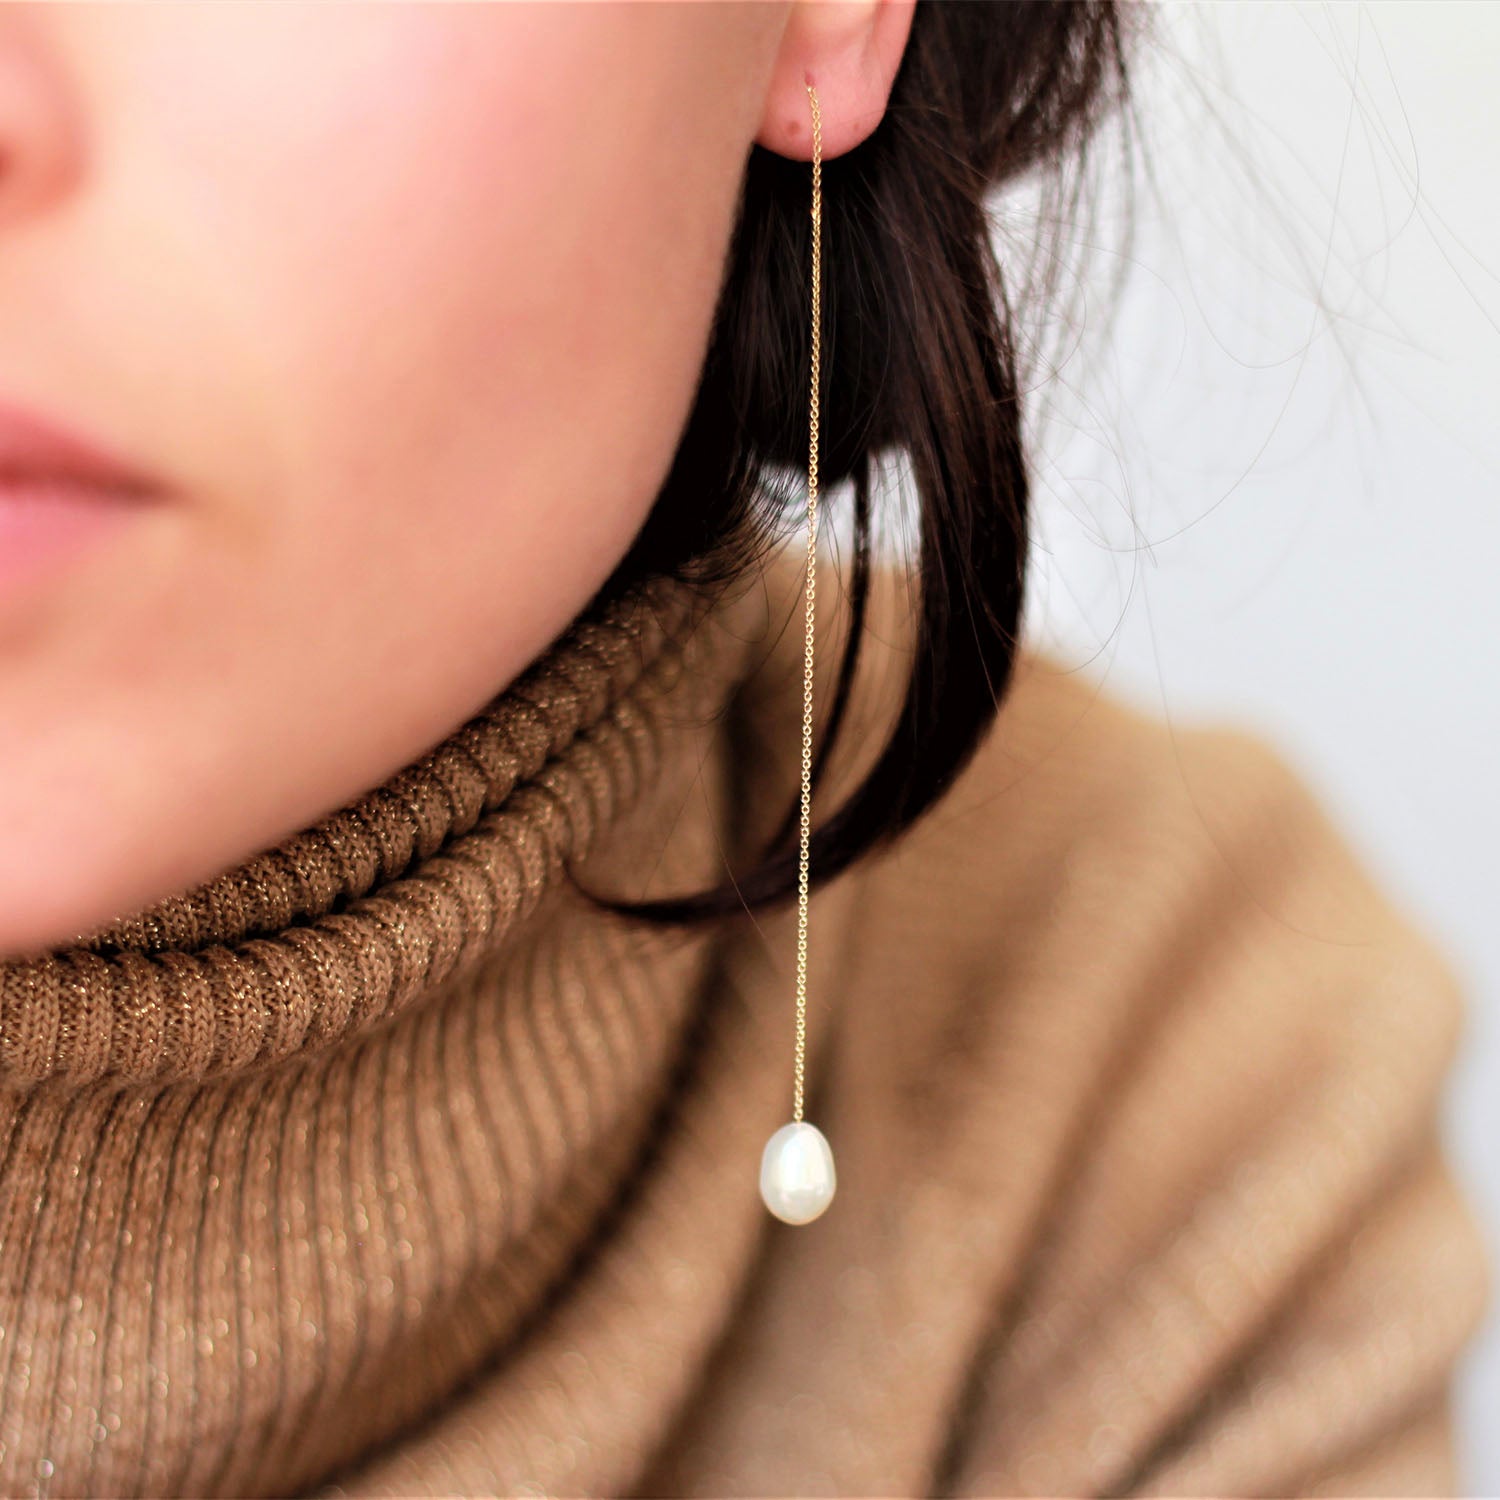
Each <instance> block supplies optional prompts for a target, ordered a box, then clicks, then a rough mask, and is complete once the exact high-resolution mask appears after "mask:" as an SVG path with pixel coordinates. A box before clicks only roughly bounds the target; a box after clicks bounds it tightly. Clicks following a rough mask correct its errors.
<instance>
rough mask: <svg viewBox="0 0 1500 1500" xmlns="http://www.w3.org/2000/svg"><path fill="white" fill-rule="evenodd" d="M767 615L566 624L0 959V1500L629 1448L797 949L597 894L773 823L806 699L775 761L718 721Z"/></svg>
mask: <svg viewBox="0 0 1500 1500" xmlns="http://www.w3.org/2000/svg"><path fill="white" fill-rule="evenodd" d="M767 597H768V596H767V595H766V594H765V593H764V592H763V591H757V590H755V589H752V590H749V591H747V592H744V593H741V594H739V595H738V596H737V598H736V599H734V600H720V601H719V602H718V604H717V605H716V606H715V607H714V608H712V609H711V610H708V611H707V612H705V607H704V604H703V601H702V600H701V599H700V598H699V596H697V595H696V594H694V593H692V592H690V591H687V590H679V589H676V588H666V589H656V590H652V591H649V592H648V593H646V594H641V595H637V596H632V597H631V598H630V599H628V600H625V601H622V602H621V603H620V604H617V605H615V606H612V607H610V608H607V609H605V610H602V611H600V612H597V613H594V614H592V615H590V616H589V617H587V618H584V619H581V620H579V621H578V622H577V623H576V624H575V625H574V627H573V628H572V629H571V630H569V631H568V632H567V633H566V634H565V635H564V636H563V637H562V638H561V639H560V640H559V641H558V642H557V643H556V644H554V646H553V647H552V648H551V649H549V650H548V651H547V652H546V653H545V654H544V655H543V656H542V658H541V659H540V660H539V661H538V662H537V663H536V664H535V666H534V667H533V668H532V669H531V670H530V671H528V672H527V673H526V674H525V675H524V676H522V677H521V678H520V679H519V680H518V681H516V682H515V683H514V684H513V685H511V686H510V687H508V688H507V689H506V690H505V691H504V692H503V693H501V694H500V695H499V696H498V697H497V699H496V700H495V701H494V702H493V703H492V704H491V706H490V707H489V708H488V709H486V711H484V712H483V713H481V714H479V715H478V716H476V717H475V718H473V719H472V720H471V721H470V722H468V723H466V724H464V725H463V726H462V727H460V728H459V729H458V730H457V731H455V732H454V733H453V734H452V735H450V736H448V737H447V738H446V739H445V740H444V741H443V742H442V743H441V744H440V745H438V746H436V747H435V748H434V749H433V750H432V751H431V753H430V754H427V755H425V756H423V757H422V758H421V759H419V760H418V761H416V762H415V763H413V764H412V765H410V766H408V767H406V768H404V769H403V770H401V771H400V772H399V773H398V774H397V775H395V776H392V777H391V778H390V779H389V780H388V781H386V782H385V783H384V784H382V785H381V786H379V787H377V788H374V789H373V790H371V791H370V792H369V794H368V795H366V796H364V797H361V798H360V799H358V800H357V801H356V802H354V803H353V804H352V805H350V806H348V807H346V808H344V809H342V810H340V811H338V812H336V813H334V814H333V815H331V816H329V817H327V818H325V819H323V820H322V821H320V822H318V823H317V824H316V825H315V826H312V827H309V828H307V829H305V830H303V831H302V832H300V833H298V834H297V835H296V836H295V837H292V838H289V839H287V840H285V841H283V842H282V843H280V844H278V845H277V846H276V847H275V848H273V849H270V850H268V851H265V852H263V853H260V854H257V855H255V856H254V857H252V858H249V859H247V860H245V861H244V862H243V863H241V864H239V865H238V866H236V867H235V868H233V869H230V870H227V871H225V872H224V873H222V874H221V875H219V876H218V877H217V878H215V879H213V880H210V881H209V882H207V883H206V884H204V885H202V886H201V887H199V888H197V889H195V890H193V891H190V892H187V893H185V894H183V895H181V896H177V897H172V898H170V899H167V900H163V901H160V902H157V903H156V904H154V905H152V906H151V907H150V908H149V909H148V910H145V911H142V912H139V913H136V914H133V915H130V916H128V917H126V918H124V919H122V920H119V921H115V922H112V923H110V924H109V925H107V926H105V927H102V928H100V929H99V930H97V931H95V932H92V933H89V934H84V935H81V936H80V938H79V939H78V940H77V941H76V942H75V943H73V944H70V945H67V946H65V947H62V948H60V949H58V950H56V951H54V952H51V953H47V954H44V955H41V956H32V957H29V958H27V959H24V960H19V959H18V960H11V961H7V962H4V963H0V1250H3V1254H0V1493H5V1494H38V1495H42V1494H47V1493H56V1494H103V1493H107V1494H113V1495H137V1494H141V1495H168V1494H193V1495H214V1494H234V1495H248V1494H292V1493H304V1492H306V1491H308V1490H309V1489H312V1488H314V1487H322V1488H321V1489H320V1491H319V1492H320V1493H328V1494H345V1495H348V1494H356V1493H358V1494H370V1493H390V1494H401V1495H412V1494H419V1493H426V1494H440V1493H471V1494H475V1493H477V1494H485V1493H489V1494H496V1493H506V1494H511V1493H538V1494H540V1493H577V1494H600V1493H614V1492H617V1491H618V1490H620V1489H622V1488H625V1487H628V1486H629V1485H630V1484H631V1483H632V1482H633V1481H634V1477H635V1476H638V1475H639V1474H641V1473H642V1472H643V1469H644V1466H645V1465H647V1464H648V1463H649V1461H650V1459H651V1456H652V1453H653V1451H654V1445H655V1444H656V1443H658V1442H659V1441H660V1440H661V1438H662V1436H663V1434H664V1432H665V1431H666V1430H667V1424H668V1423H669V1422H670V1421H671V1419H672V1415H673V1413H674V1411H676V1410H677V1409H678V1407H679V1406H680V1403H681V1402H682V1401H683V1400H685V1398H686V1394H687V1392H688V1390H689V1389H690V1387H691V1383H692V1382H693V1381H694V1380H695V1379H696V1378H697V1374H696V1372H697V1371H699V1370H700V1369H701V1366H702V1363H703V1361H704V1360H705V1359H706V1358H707V1357H708V1355H709V1352H710V1350H711V1348H712V1345H713V1341H714V1339H715V1338H716V1336H717V1334H718V1331H719V1330H720V1329H721V1327H722V1324H723V1319H724V1317H725V1316H726V1313H727V1310H728V1306H729V1304H730V1300H731V1299H732V1297H733V1295H734V1289H735V1287H736V1286H738V1285H739V1284H740V1281H741V1279H742V1278H743V1277H744V1276H745V1275H746V1274H747V1272H748V1267H749V1266H750V1264H751V1259H752V1256H753V1254H754V1251H755V1247H756V1245H757V1244H758V1243H759V1242H760V1236H761V1235H762V1233H763V1231H764V1227H765V1222H766V1218H767V1216H766V1214H765V1212H764V1209H763V1208H762V1207H761V1205H760V1202H759V1198H758V1195H757V1193H756V1190H755V1173H756V1170H757V1164H758V1157H759V1151H760V1148H761V1145H762V1144H763V1142H764V1140H765V1138H766V1137H767V1135H768V1134H769V1133H770V1131H771V1130H772V1129H773V1128H774V1127H775V1126H776V1125H778V1124H780V1123H782V1122H783V1120H784V1119H785V1117H786V1111H787V1108H788V1098H789V1092H788V1091H789V1088H790V1076H791V1074H790V1067H791V1025H790V1014H791V1013H790V1010H789V1008H788V1003H789V1002H788V1003H783V1000H784V998H785V997H784V996H783V993H782V991H783V985H782V982H781V967H782V964H783V961H784V960H785V957H786V955H788V954H789V953H790V951H791V934H790V931H789V929H787V928H786V927H785V925H784V922H783V920H782V914H773V915H772V916H770V917H763V918H762V919H761V921H760V922H759V923H758V924H755V925H750V924H741V927H740V935H741V938H742V939H745V941H739V942H738V945H737V946H736V945H735V944H726V943H725V942H724V941H722V940H721V937H722V934H720V935H717V936H716V935H715V932H714V930H713V929H703V930H699V929H695V930H693V931H692V932H690V933H679V932H673V931H656V930H650V929H643V928H642V927H641V925H640V924H634V923H629V922H626V921H624V920H621V919H619V918H617V917H614V916H613V915H612V914H610V913H608V912H607V911H604V910H602V909H601V908H599V907H597V906H595V905H593V904H591V903H590V902H589V901H587V900H586V899H585V898H584V896H583V895H582V894H580V891H579V890H578V889H577V888H576V887H575V885H574V883H573V881H572V880H571V879H570V878H569V876H570V875H574V876H577V877H578V879H579V883H580V884H581V885H582V886H583V887H584V888H585V889H593V890H602V891H606V892H608V893H611V894H616V895H623V896H628V897H638V896H642V895H666V894H671V893H674V892H680V891H683V890H688V889H694V888H698V887H700V886H701V885H702V884H704V883H705V882H712V881H713V880H715V879H717V878H719V877H720V876H721V875H722V873H723V870H724V862H725V859H726V856H729V857H733V856H734V853H735V850H734V841H735V832H734V830H735V829H736V828H740V829H743V827H744V826H745V822H744V807H745V805H746V798H747V794H746V786H747V785H748V783H747V779H746V778H747V777H749V778H751V779H754V778H762V781H761V787H760V790H759V791H758V792H757V791H755V790H753V789H752V791H751V792H750V793H749V797H748V801H749V804H750V805H752V806H753V807H756V808H761V814H760V815H761V817H762V820H763V821H764V819H765V818H775V817H776V816H779V813H780V811H781V808H782V806H783V805H784V802H785V797H786V794H787V792H788V791H789V790H790V789H791V787H792V780H791V778H790V777H789V776H788V775H787V774H786V773H787V771H788V770H789V769H790V767H791V764H792V759H794V756H795V745H794V743H793V734H794V731H793V729H792V724H791V722H790V721H788V723H787V726H786V731H785V733H783V731H782V728H781V727H780V726H779V725H778V726H777V727H776V728H775V730H774V734H775V740H774V742H773V743H774V744H775V745H776V746H778V747H781V748H782V749H784V750H785V752H786V756H787V757H788V758H786V759H781V758H779V754H778V755H775V756H771V755H766V754H759V753H757V754H755V755H754V756H753V757H752V758H753V761H754V764H753V765H750V764H746V763H745V762H744V753H745V752H744V747H743V744H742V743H741V742H739V741H737V739H736V736H735V735H734V734H733V733H732V732H731V720H732V718H733V713H731V710H733V712H734V713H738V712H739V710H738V709H737V708H735V705H736V704H737V703H738V702H739V701H740V698H741V696H742V695H741V691H740V690H741V688H742V687H743V686H744V685H745V682H746V680H747V678H748V676H749V675H752V674H755V673H757V672H758V670H759V668H760V667H761V665H762V664H763V663H764V660H765V656H764V653H763V652H762V649H761V647H762V643H763V642H764V641H765V639H766V635H767V631H768V630H769V631H770V632H772V633H773V634H775V635H777V636H779V634H780V633H781V632H780V628H779V627H780V626H781V625H784V623H785V620H784V618H782V619H778V618H777V613H778V607H777V606H773V607H772V611H771V614H770V615H769V616H768V615H767V608H766V604H767ZM786 634H788V635H790V634H791V633H790V632H787V633H786ZM783 665H785V664H784V663H783ZM776 675H777V681H778V683H780V681H781V678H782V676H784V677H785V688H790V686H791V685H792V681H793V675H792V674H791V673H784V674H782V673H778V674H776ZM752 696H753V695H752ZM782 699H785V703H786V705H787V706H788V707H791V708H794V707H795V705H794V703H793V701H792V694H791V693H790V692H789V691H786V690H784V689H781V688H779V689H778V697H777V701H778V702H780V701H781V700H782ZM783 740H784V741H785V745H784V746H782V741H783ZM773 765H774V766H775V770H774V774H772V770H771V768H772V766H773ZM767 776H771V778H772V780H771V783H767V782H765V780H764V778H765V777H767ZM768 784H771V785H772V793H773V794H772V795H769V796H768V795H766V786H767V785H768ZM833 961H835V955H834V954H833V952H832V951H831V950H830V952H829V953H828V954H827V955H826V958H820V960H819V962H820V963H823V962H833ZM788 993H789V992H788ZM772 996H774V1003H770V1004H767V1005H765V1006H762V1005H761V1003H760V1000H759V998H757V997H766V998H767V999H768V1000H769V999H770V997H772ZM827 1029H828V1028H827V1024H826V1017H825V1013H824V1011H823V1010H822V1008H821V1007H820V1008H817V1009H815V1010H814V1012H813V1014H812V1015H811V1017H810V1035H809V1069H810V1071H811V1073H812V1077H813V1078H814V1079H816V1077H817V1068H818V1062H819V1058H820V1056H821V1051H820V1049H821V1046H822V1043H821V1038H822V1036H823V1035H824V1034H825V1032H826V1031H827Z"/></svg>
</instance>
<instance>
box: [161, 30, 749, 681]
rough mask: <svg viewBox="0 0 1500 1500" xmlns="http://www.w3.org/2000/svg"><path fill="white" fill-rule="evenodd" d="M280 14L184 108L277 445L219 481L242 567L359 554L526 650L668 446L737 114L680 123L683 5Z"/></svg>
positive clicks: (187, 143)
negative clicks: (243, 538)
mask: <svg viewBox="0 0 1500 1500" xmlns="http://www.w3.org/2000/svg"><path fill="white" fill-rule="evenodd" d="M295 9H296V10H297V11H298V15H297V19H296V21H295V24H292V23H290V22H287V23H284V26H285V29H284V30H283V27H282V26H278V24H277V21H276V16H275V12H274V11H272V12H270V13H269V20H268V19H267V12H265V11H261V12H259V13H258V15H257V19H256V24H254V25H253V26H246V27H245V32H244V36H243V37H241V38H236V44H237V45H236V49H235V55H236V56H237V57H238V58H239V62H238V66H237V67H236V68H235V69H234V70H233V71H231V72H230V74H229V75H228V76H227V77H226V76H225V75H224V73H223V72H222V71H220V72H216V74H215V75H214V77H213V81H212V87H210V86H209V85H208V84H206V83H205V84H204V85H202V86H201V87H200V88H199V90H198V92H197V93H196V94H195V95H194V96H191V97H189V98H187V99H179V101H178V106H177V107H178V108H179V109H180V110H181V111H183V112H184V113H185V115H186V116H187V118H188V119H190V120H192V121H193V128H191V129H190V130H187V131H185V132H184V133H183V135H182V136H181V137H180V138H179V139H180V145H179V146H178V148H177V154H176V166H177V169H178V170H179V171H181V172H182V174H183V177H184V184H183V185H184V188H185V190H186V191H189V192H190V193H191V195H192V198H193V200H194V203H195V205H196V207H197V209H198V210H199V212H197V213H196V214H195V223H196V224H197V225H198V226H199V232H201V233H202V234H203V235H204V236H205V239H206V240H208V241H211V242H212V243H211V244H207V243H206V244H205V246H204V247H203V248H204V249H205V250H206V251H208V250H211V252H212V254H213V256H214V263H215V264H216V266H217V267H218V274H221V275H222V276H223V277H224V279H225V284H226V285H232V286H233V287H234V288H235V293H236V295H235V297H234V299H233V300H232V303H231V302H230V299H225V305H226V306H232V309H233V311H232V317H233V319H234V324H235V327H234V337H233V344H234V346H235V347H236V348H237V349H239V350H241V351H243V354H244V361H243V366H242V368H243V370H244V371H245V372H246V375H247V378H250V379H253V381H254V385H255V389H254V390H253V391H250V392H249V393H248V399H249V400H250V401H251V402H252V403H253V404H254V406H255V408H256V409H257V410H258V411H259V413H260V418H261V425H262V426H263V428H264V431H265V434H266V442H267V444H268V447H269V451H270V453H271V454H272V455H274V459H275V462H274V464H273V465H271V467H270V469H269V470H268V474H267V478H268V480H270V483H269V484H268V485H267V487H265V488H259V487H258V488H256V489H254V490H253V491H251V492H248V493H246V494H243V495H239V496H236V497H234V501H233V503H235V504H237V505H239V506H241V507H242V508H243V514H242V516H241V519H242V520H243V522H244V524H245V527H246V528H247V529H248V531H249V533H250V534H251V535H252V536H253V537H254V538H255V542H256V545H257V548H258V549H260V551H261V557H262V561H263V562H265V563H266V564H268V566H267V568H266V569H265V570H264V571H263V572H262V573H261V575H260V576H261V577H262V578H263V579H266V580H273V579H279V580H280V581H281V584H282V585H283V586H284V587H285V588H286V589H288V590H289V591H292V592H294V593H295V592H297V591H300V589H301V588H302V586H303V583H304V582H305V578H304V577H303V576H299V575H306V574H311V573H318V572H321V571H323V570H324V569H325V568H326V567H327V566H328V565H329V563H330V561H331V560H333V559H338V560H339V561H340V562H341V563H345V564H347V563H349V562H351V561H352V562H356V563H357V566H358V568H359V571H360V574H361V576H362V577H363V578H364V579H365V580H366V581H367V582H368V583H369V584H372V585H374V586H376V587H377V588H381V589H399V590H400V591H401V592H402V595H403V597H405V598H407V599H409V600H415V602H418V603H424V604H426V605H428V607H429V609H428V616H427V617H428V618H429V620H430V621H431V622H432V624H433V625H434V628H436V627H437V626H438V625H439V624H440V623H441V621H442V620H443V618H444V616H445V615H450V614H451V615H461V616H462V619H461V620H459V619H455V620H452V621H451V622H450V623H451V624H452V625H454V626H459V625H462V626H464V627H467V628H477V629H479V630H482V631H484V632H485V633H486V639H489V640H493V641H496V642H498V643H501V644H504V643H507V642H509V643H514V644H515V646H516V648H517V649H518V650H520V651H522V652H523V653H524V652H529V651H532V650H534V649H535V648H536V647H538V646H539V645H540V644H542V643H543V642H544V641H545V639H546V638H548V637H550V635H551V634H552V633H554V632H555V630H556V629H557V628H560V626H561V625H562V624H563V623H564V622H565V621H566V619H567V618H568V617H569V616H570V615H571V614H572V613H573V612H575V611H576V609H577V608H578V607H579V606H580V605H581V604H582V603H583V602H584V600H585V599H586V598H587V596H588V595H589V594H590V593H591V592H592V590H593V588H594V587H596V586H597V584H598V583H599V582H601V581H602V579H603V577H604V576H605V575H606V574H607V572H608V571H609V569H610V567H611V566H612V565H613V562H614V561H615V560H616V559H617V557H618V556H619V554H620V553H622V552H623V550H624V548H625V546H626V545H627V544H628V540H629V537H630V536H631V535H632V534H633V532H634V531H635V529H636V528H637V527H638V526H639V524H640V522H641V520H642V519H643V518H644V514H645V511H646V509H647V507H648V506H649V503H650V500H651V498H652V496H653V494H654V492H655V490H656V488H657V486H658V485H659V483H660V480H661V477H662V475H663V473H664V471H665V468H666V465H667V463H668V462H669V459H670V454H671V450H672V446H673V443H674V442H675V439H676V436H677V433H678V431H679V430H680V425H681V422H682V420H683V418H684V417H685V414H686V409H687V404H688V401H689V399H690V397H691V393H692V387H693V382H694V378H695V375H696V371H697V368H698V364H699V362H700V359H701V355H702V352H703V345H704V341H705V339H706V334H707V324H708V319H709V316H710V314H711V310H712V305H713V300H714V296H715V293H716V291H717V281H716V277H717V274H718V269H719V267H720V265H721V263H722V255H723V250H724V245H725V241H726V238H727V232H728V226H729V220H730V215H731V211H732V203H733V193H734V190H735V189H736V188H737V185H738V176H737V172H736V171H735V169H734V168H735V163H734V160H733V156H732V153H733V152H734V151H735V150H736V149H739V148H737V146H736V135H735V132H734V130H733V129H732V128H729V127H730V126H732V125H734V124H735V123H736V122H733V121H730V122H725V123H723V124H720V125H719V127H718V128H717V130H716V129H715V127H714V122H713V119H712V116H711V114H710V116H709V117H708V119H707V124H708V128H707V129H699V130H698V131H697V132H685V131H684V130H683V128H682V126H683V120H682V118H681V111H682V108H683V101H682V99H681V98H680V96H679V97H678V98H677V99H676V100H675V101H674V99H673V95H672V90H671V88H670V87H666V86H664V84H665V83H666V80H667V79H668V78H670V76H671V74H672V73H673V72H674V71H678V65H679V64H683V65H685V64H686V63H687V62H688V58H687V57H686V56H683V57H674V55H673V53H674V48H675V49H676V51H677V52H679V53H684V54H685V53H687V51H688V43H689V41H690V40H691V38H690V36H689V35H687V34H686V33H684V31H683V29H682V28H681V27H680V26H676V25H674V24H669V22H670V14H669V13H670V12H671V11H673V10H675V9H676V8H675V7H661V8H658V7H632V6H621V7H615V6H605V7H592V6H584V7H573V6H566V7H555V8H551V7H529V6H528V7H495V8H491V7H474V8H472V9H471V8H468V7H454V8H448V7H443V8H441V9H440V10H437V11H428V10H427V9H426V8H424V7H373V8H370V9H363V8H357V9H356V10H354V11H352V12H351V11H349V10H346V9H344V8H342V7H330V8H328V9H327V10H326V11H325V10H321V9H317V8H315V9H313V10H312V11H311V12H310V13H309V12H308V11H305V10H301V8H295ZM689 9H691V8H689ZM657 11H660V12H662V13H663V20H661V21H657V22H653V21H650V20H649V19H645V18H647V17H649V16H650V14H651V13H652V12H657ZM215 48H216V50H219V51H222V49H223V48H224V38H223V37H222V35H220V36H217V37H216V38H215ZM330 59H336V62H331V61H330ZM270 78H274V79H275V80H276V96H277V101H278V102H277V104H276V107H275V108H274V109H271V108H266V107H264V101H265V99H266V88H267V80H268V79H270ZM685 147H686V148H687V149H686V150H684V148H685ZM429 593H430V598H429V597H428V595H429ZM518 632H519V636H518ZM512 654H514V653H512ZM505 664H506V662H505V661H504V660H503V659H495V658H491V660H490V661H488V662H487V663H486V669H487V670H491V671H493V670H495V669H496V668H502V667H503V666H504V665H505Z"/></svg>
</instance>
